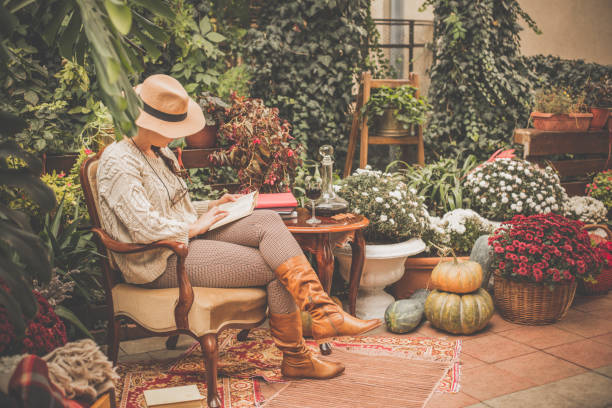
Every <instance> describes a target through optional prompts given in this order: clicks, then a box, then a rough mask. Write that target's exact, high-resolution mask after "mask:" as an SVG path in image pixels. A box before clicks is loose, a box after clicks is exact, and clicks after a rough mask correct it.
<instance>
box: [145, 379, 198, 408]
mask: <svg viewBox="0 0 612 408" xmlns="http://www.w3.org/2000/svg"><path fill="white" fill-rule="evenodd" d="M143 394H144V400H145V404H146V406H147V408H203V407H204V404H203V401H204V400H205V398H204V396H203V395H200V391H198V387H197V386H196V385H195V384H192V385H182V386H180V387H169V388H159V389H156V390H145V391H144V392H143Z"/></svg>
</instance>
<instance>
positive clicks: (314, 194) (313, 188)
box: [306, 176, 323, 224]
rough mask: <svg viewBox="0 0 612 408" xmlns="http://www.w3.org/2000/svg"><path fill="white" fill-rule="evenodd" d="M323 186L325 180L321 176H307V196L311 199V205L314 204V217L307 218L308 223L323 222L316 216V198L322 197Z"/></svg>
mask: <svg viewBox="0 0 612 408" xmlns="http://www.w3.org/2000/svg"><path fill="white" fill-rule="evenodd" d="M322 187H323V181H322V180H321V178H320V177H315V176H308V177H306V197H308V198H309V199H310V205H311V206H312V217H310V218H309V219H308V220H306V223H307V224H320V223H321V220H320V219H318V218H317V217H315V200H318V199H319V198H321V192H322Z"/></svg>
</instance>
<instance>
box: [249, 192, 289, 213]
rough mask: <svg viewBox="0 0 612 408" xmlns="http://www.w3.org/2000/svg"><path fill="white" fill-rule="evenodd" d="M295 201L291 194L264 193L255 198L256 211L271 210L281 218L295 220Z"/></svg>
mask: <svg viewBox="0 0 612 408" xmlns="http://www.w3.org/2000/svg"><path fill="white" fill-rule="evenodd" d="M297 205H298V203H297V200H296V199H295V197H294V196H293V194H292V193H264V194H261V193H260V194H259V197H258V198H257V205H255V209H256V210H273V211H276V212H277V213H278V214H279V215H280V216H281V217H282V218H284V219H288V218H297V211H296V210H297Z"/></svg>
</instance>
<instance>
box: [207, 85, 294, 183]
mask: <svg viewBox="0 0 612 408" xmlns="http://www.w3.org/2000/svg"><path fill="white" fill-rule="evenodd" d="M231 98H232V105H231V107H230V109H228V111H227V122H225V123H224V124H223V125H222V126H221V127H220V128H219V135H220V141H221V143H222V145H223V146H227V148H225V149H223V150H221V151H218V152H215V153H213V154H212V155H211V159H212V161H213V163H214V164H215V165H218V166H224V165H229V166H232V167H233V168H234V169H235V170H236V171H237V175H238V182H239V183H240V190H241V191H242V192H247V191H252V190H259V191H260V192H263V193H279V192H285V191H287V189H288V188H290V187H291V184H292V182H293V179H294V177H295V173H296V169H297V167H298V166H300V164H301V162H302V160H301V158H300V151H301V149H302V147H301V145H300V144H299V143H297V142H295V141H294V140H293V137H292V136H291V134H290V130H291V125H290V124H289V123H288V122H287V121H283V120H281V119H280V118H279V116H278V109H277V108H270V107H267V106H265V105H264V103H263V101H262V100H261V99H247V98H244V97H240V96H237V95H235V94H233V95H232V97H231Z"/></svg>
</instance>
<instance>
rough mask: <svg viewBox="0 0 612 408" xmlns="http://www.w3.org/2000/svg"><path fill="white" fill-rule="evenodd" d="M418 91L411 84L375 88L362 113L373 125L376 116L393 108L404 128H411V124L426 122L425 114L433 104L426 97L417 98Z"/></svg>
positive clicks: (394, 114) (395, 115)
mask: <svg viewBox="0 0 612 408" xmlns="http://www.w3.org/2000/svg"><path fill="white" fill-rule="evenodd" d="M416 91H417V89H416V88H415V87H413V86H409V85H404V86H400V87H397V88H389V87H387V86H384V87H381V88H377V89H374V90H373V91H372V96H370V98H369V99H368V102H367V103H366V104H365V106H364V107H363V108H362V110H361V114H362V115H367V117H368V123H369V124H370V125H371V124H372V123H373V121H374V119H375V118H377V117H381V116H382V115H383V114H384V113H385V110H387V109H393V116H394V117H395V118H396V119H397V121H398V122H399V123H401V124H402V127H403V128H404V129H410V126H411V125H420V124H422V123H423V122H425V115H426V113H427V112H428V111H429V109H430V108H431V105H429V104H428V103H427V100H426V99H425V98H423V97H418V98H417V97H416Z"/></svg>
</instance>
